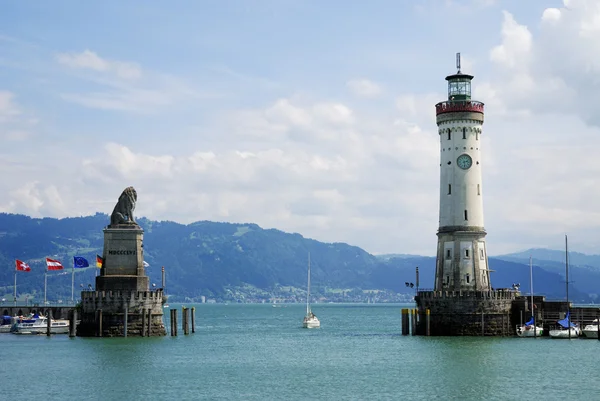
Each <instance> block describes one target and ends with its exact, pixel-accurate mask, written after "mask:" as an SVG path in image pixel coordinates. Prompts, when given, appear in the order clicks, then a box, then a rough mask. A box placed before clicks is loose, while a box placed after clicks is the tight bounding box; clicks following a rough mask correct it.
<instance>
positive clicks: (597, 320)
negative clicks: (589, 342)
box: [596, 315, 600, 341]
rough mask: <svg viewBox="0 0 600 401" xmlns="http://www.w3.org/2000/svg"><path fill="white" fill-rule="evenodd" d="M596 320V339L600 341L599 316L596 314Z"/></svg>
mask: <svg viewBox="0 0 600 401" xmlns="http://www.w3.org/2000/svg"><path fill="white" fill-rule="evenodd" d="M596 322H597V323H598V341H600V316H598V315H596Z"/></svg>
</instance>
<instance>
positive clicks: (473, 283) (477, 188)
mask: <svg viewBox="0 0 600 401" xmlns="http://www.w3.org/2000/svg"><path fill="white" fill-rule="evenodd" d="M456 68H457V70H458V71H457V73H456V74H453V75H449V76H447V77H446V81H448V100H445V101H442V102H440V103H438V104H436V105H435V111H436V120H437V126H438V133H439V137H440V210H439V228H438V232H437V237H438V242H437V258H436V272H435V283H434V289H435V290H436V291H489V290H490V288H491V287H490V275H489V273H490V270H489V269H488V258H487V249H486V242H485V236H486V231H485V228H484V224H483V183H482V179H481V178H482V174H481V170H482V168H483V160H482V155H481V148H482V139H483V136H482V126H483V117H484V113H483V106H484V105H483V103H482V102H479V101H476V100H473V99H472V98H471V81H472V80H473V76H472V75H467V74H463V73H462V72H461V70H460V68H461V66H460V53H457V55H456Z"/></svg>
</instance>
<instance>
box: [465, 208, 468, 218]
mask: <svg viewBox="0 0 600 401" xmlns="http://www.w3.org/2000/svg"><path fill="white" fill-rule="evenodd" d="M465 220H469V219H468V216H467V211H466V210H465Z"/></svg>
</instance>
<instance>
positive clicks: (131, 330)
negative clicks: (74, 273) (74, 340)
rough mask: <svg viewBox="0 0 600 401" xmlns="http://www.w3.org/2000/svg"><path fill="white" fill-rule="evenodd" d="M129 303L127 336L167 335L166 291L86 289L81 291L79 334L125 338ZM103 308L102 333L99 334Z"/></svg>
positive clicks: (83, 335)
mask: <svg viewBox="0 0 600 401" xmlns="http://www.w3.org/2000/svg"><path fill="white" fill-rule="evenodd" d="M126 306H127V316H128V319H127V336H141V335H142V333H143V332H145V335H146V336H148V311H150V322H151V323H150V336H164V335H166V330H165V326H164V323H163V292H162V290H157V291H84V292H82V293H81V322H80V323H79V326H78V327H77V335H78V336H82V337H95V336H102V337H122V336H123V335H124V327H125V307H126ZM99 311H102V333H99V327H100V321H99V316H100V314H99Z"/></svg>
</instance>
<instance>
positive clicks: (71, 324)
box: [69, 308, 77, 337]
mask: <svg viewBox="0 0 600 401" xmlns="http://www.w3.org/2000/svg"><path fill="white" fill-rule="evenodd" d="M76 326H77V309H75V308H74V309H72V310H71V313H70V315H69V337H75V333H76V331H75V329H76Z"/></svg>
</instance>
